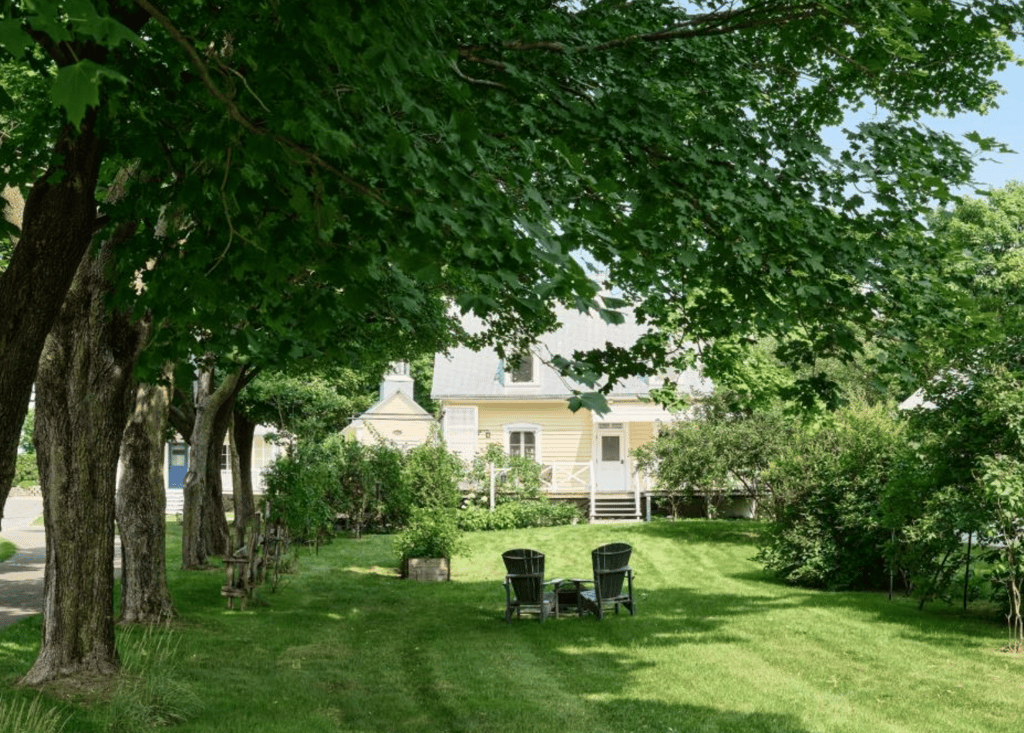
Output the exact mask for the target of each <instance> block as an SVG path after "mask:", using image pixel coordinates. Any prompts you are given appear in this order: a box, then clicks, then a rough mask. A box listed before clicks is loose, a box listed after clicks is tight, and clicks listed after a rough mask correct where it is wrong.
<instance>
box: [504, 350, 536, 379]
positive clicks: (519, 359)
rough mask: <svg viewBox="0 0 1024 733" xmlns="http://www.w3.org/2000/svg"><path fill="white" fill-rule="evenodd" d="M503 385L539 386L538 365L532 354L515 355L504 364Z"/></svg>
mask: <svg viewBox="0 0 1024 733" xmlns="http://www.w3.org/2000/svg"><path fill="white" fill-rule="evenodd" d="M505 385H506V386H509V387H536V386H539V385H540V364H539V360H538V359H537V357H536V356H534V355H533V354H517V355H515V356H512V357H509V359H508V360H507V361H506V362H505Z"/></svg>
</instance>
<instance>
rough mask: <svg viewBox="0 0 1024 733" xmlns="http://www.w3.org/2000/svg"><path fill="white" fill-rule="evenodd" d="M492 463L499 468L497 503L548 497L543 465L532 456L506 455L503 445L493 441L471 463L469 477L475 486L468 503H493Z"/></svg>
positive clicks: (496, 491)
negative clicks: (542, 482) (543, 484)
mask: <svg viewBox="0 0 1024 733" xmlns="http://www.w3.org/2000/svg"><path fill="white" fill-rule="evenodd" d="M491 466H493V467H494V468H495V469H497V470H498V475H497V476H496V480H495V505H496V506H497V505H499V504H502V503H505V502H515V501H524V500H536V499H544V498H546V497H545V496H544V492H543V491H541V478H540V476H541V471H542V470H543V467H542V466H541V465H540V464H539V463H537V461H535V460H534V459H533V458H531V457H529V456H510V455H506V454H505V452H504V451H503V450H502V448H501V446H500V445H495V444H493V443H492V444H490V445H488V446H487V448H486V449H485V450H484V451H483V452H482V453H478V454H477V455H476V456H475V457H474V458H473V462H472V463H471V464H470V467H469V472H468V475H467V477H466V478H467V479H468V480H469V483H470V484H472V486H473V490H472V491H471V492H470V495H469V497H468V503H471V504H475V505H477V506H483V507H488V506H490V488H491V486H490V484H491V474H490V471H491Z"/></svg>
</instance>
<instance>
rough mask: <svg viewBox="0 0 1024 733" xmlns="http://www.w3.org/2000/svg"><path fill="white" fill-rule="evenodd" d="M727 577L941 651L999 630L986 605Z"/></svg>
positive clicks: (750, 575)
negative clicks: (921, 601) (896, 629)
mask: <svg viewBox="0 0 1024 733" xmlns="http://www.w3.org/2000/svg"><path fill="white" fill-rule="evenodd" d="M727 577H729V578H733V579H735V580H741V581H744V582H746V583H751V584H754V585H756V584H762V585H764V586H765V587H766V588H771V589H772V593H773V594H775V597H776V598H777V599H779V600H780V601H783V602H784V603H785V604H787V605H789V606H791V607H793V608H806V609H824V610H830V609H841V610H843V611H847V612H849V611H853V612H859V613H861V614H864V615H865V616H866V617H870V619H871V621H872V622H876V623H884V624H889V625H896V626H902V627H903V631H902V632H901V636H902V637H903V638H906V639H910V640H913V641H920V642H925V643H930V644H936V645H939V646H942V647H946V648H948V647H950V646H965V647H970V646H971V645H972V644H971V642H970V641H968V640H967V639H965V638H964V637H968V638H969V639H989V638H991V635H992V633H993V632H994V631H998V630H999V627H1001V626H1005V618H1003V617H1001V616H1000V615H999V613H998V612H996V611H995V610H994V609H993V608H991V607H990V606H988V605H987V604H975V605H974V606H973V607H969V608H968V610H966V611H965V610H964V609H963V608H962V606H955V605H946V604H944V603H942V602H941V601H934V602H932V603H930V604H928V605H927V606H926V607H925V608H924V609H918V599H916V598H912V597H909V596H906V595H903V594H901V593H896V594H894V595H893V597H892V599H890V598H889V596H888V593H887V592H885V591H824V590H817V589H813V588H801V587H799V586H794V585H790V584H788V583H786V582H785V581H783V580H781V579H779V578H776V577H774V576H772V575H771V574H769V573H767V572H764V571H762V572H747V573H730V574H729V575H728V576H727Z"/></svg>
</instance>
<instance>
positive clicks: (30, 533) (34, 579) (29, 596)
mask: <svg viewBox="0 0 1024 733" xmlns="http://www.w3.org/2000/svg"><path fill="white" fill-rule="evenodd" d="M41 516H43V500H42V498H41V497H39V496H11V497H8V499H7V504H6V505H5V506H4V518H3V531H0V538H3V539H5V540H7V541H8V542H13V543H14V544H15V545H16V546H17V548H18V553H17V554H16V555H15V556H14V557H12V558H11V559H9V560H8V561H7V562H0V627H3V626H8V625H9V624H13V623H14V622H15V621H20V620H21V619H23V618H27V617H28V616H34V615H35V614H37V613H42V611H43V570H44V569H45V567H46V536H45V535H44V534H43V525H42V524H39V525H36V526H33V525H32V523H33V522H34V521H35V520H36V518H37V517H41Z"/></svg>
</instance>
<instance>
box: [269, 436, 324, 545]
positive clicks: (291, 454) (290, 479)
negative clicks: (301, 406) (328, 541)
mask: <svg viewBox="0 0 1024 733" xmlns="http://www.w3.org/2000/svg"><path fill="white" fill-rule="evenodd" d="M264 476H265V482H266V487H267V499H268V500H269V501H270V504H271V506H272V507H273V511H274V515H275V516H276V517H277V518H278V519H280V521H282V522H283V523H284V524H285V525H286V526H287V527H288V531H289V533H290V534H291V536H292V539H293V540H295V541H296V542H313V543H319V542H320V541H322V540H323V539H324V538H326V537H328V536H330V533H331V532H332V530H333V527H334V515H335V512H334V509H333V508H332V506H331V504H330V501H329V496H330V489H331V486H330V477H329V473H328V467H327V459H326V456H325V454H324V451H323V448H322V446H321V445H320V444H319V443H314V442H304V441H303V442H300V443H298V444H297V445H295V446H292V447H291V448H289V450H288V453H287V454H285V455H283V456H280V457H279V458H278V459H277V460H276V461H274V462H273V463H272V464H270V466H268V467H267V469H266V472H265V474H264Z"/></svg>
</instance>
